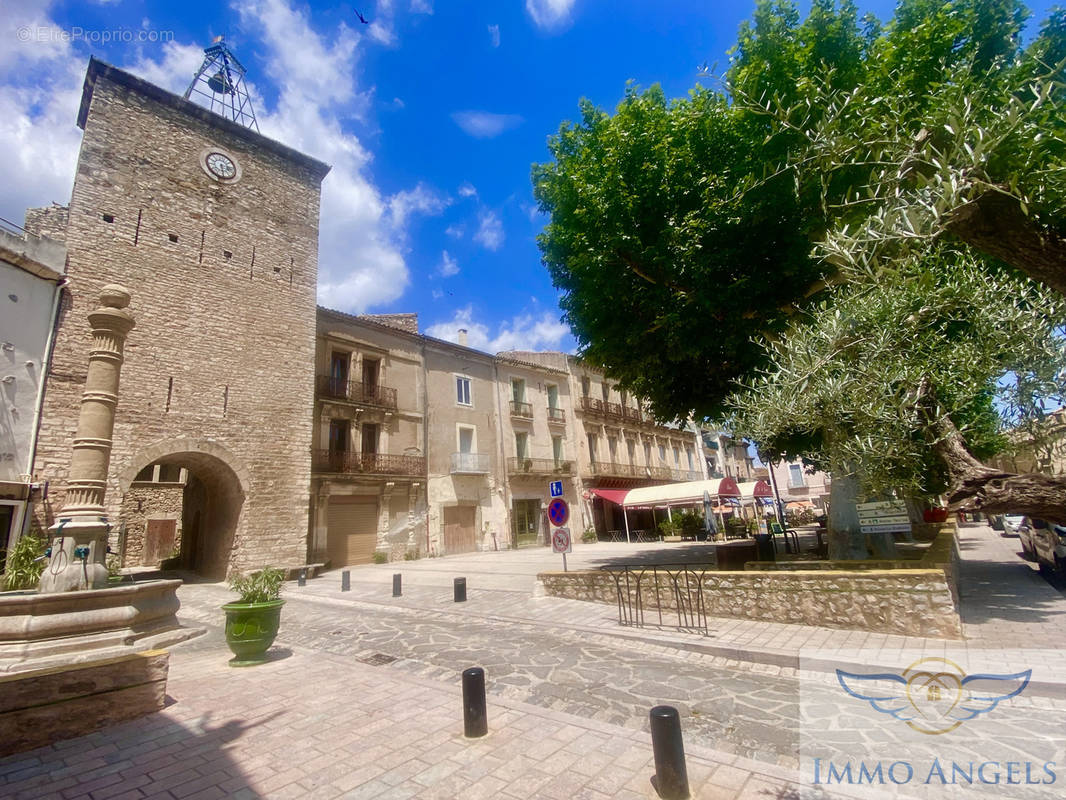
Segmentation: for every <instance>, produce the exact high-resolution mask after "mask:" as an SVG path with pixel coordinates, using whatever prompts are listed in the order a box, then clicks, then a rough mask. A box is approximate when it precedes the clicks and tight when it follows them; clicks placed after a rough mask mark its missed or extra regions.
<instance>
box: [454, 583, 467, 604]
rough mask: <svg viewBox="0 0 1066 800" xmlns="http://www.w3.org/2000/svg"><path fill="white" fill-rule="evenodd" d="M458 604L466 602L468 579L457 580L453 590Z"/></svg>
mask: <svg viewBox="0 0 1066 800" xmlns="http://www.w3.org/2000/svg"><path fill="white" fill-rule="evenodd" d="M453 595H454V597H455V602H456V603H465V602H466V578H456V579H455V587H454V590H453Z"/></svg>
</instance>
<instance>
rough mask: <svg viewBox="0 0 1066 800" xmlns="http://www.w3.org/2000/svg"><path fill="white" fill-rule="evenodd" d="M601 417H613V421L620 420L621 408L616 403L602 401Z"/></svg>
mask: <svg viewBox="0 0 1066 800" xmlns="http://www.w3.org/2000/svg"><path fill="white" fill-rule="evenodd" d="M603 415H604V416H605V417H613V418H614V419H622V416H623V414H622V406H620V405H619V404H618V403H611V402H609V401H607V400H604V401H603Z"/></svg>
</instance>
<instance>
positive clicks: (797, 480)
mask: <svg viewBox="0 0 1066 800" xmlns="http://www.w3.org/2000/svg"><path fill="white" fill-rule="evenodd" d="M788 485H789V486H790V487H792V488H794V489H798V488H800V487H801V486H806V481H805V480H804V479H803V467H801V466H800V465H799V464H789V465H788Z"/></svg>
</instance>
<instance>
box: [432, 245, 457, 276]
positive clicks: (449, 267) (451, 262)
mask: <svg viewBox="0 0 1066 800" xmlns="http://www.w3.org/2000/svg"><path fill="white" fill-rule="evenodd" d="M437 274H438V275H440V276H441V277H442V278H450V277H451V276H452V275H458V274H459V262H458V261H456V260H455V259H454V258H452V257H451V256H450V255H448V251H447V250H441V252H440V266H439V267H437Z"/></svg>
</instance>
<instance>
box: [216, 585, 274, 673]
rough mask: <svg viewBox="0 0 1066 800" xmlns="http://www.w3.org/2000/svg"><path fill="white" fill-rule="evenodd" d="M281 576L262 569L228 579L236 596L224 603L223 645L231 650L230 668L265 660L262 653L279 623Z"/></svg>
mask: <svg viewBox="0 0 1066 800" xmlns="http://www.w3.org/2000/svg"><path fill="white" fill-rule="evenodd" d="M284 579H285V573H283V572H282V571H281V570H280V569H275V568H274V567H263V569H261V570H259V571H258V572H253V573H251V574H250V575H235V576H234V577H232V578H230V582H229V586H230V589H232V590H233V591H235V592H237V593H238V594H239V595H240V599H238V600H237V601H236V602H234V603H226V605H224V606H222V610H223V611H225V612H226V644H227V645H229V649H230V650H232V651H233V658H231V659H230V662H229V664H230V666H231V667H250V666H253V665H255V664H262V663H263V662H264V661H266V652H267V650H269V649H270V645H272V644H273V643H274V637H275V636H277V634H278V625H279V624H280V622H281V607H282V606H283V605H284V604H285V601H284V600H282V599H281V583H282V581H283V580H284Z"/></svg>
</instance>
